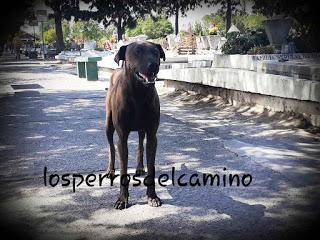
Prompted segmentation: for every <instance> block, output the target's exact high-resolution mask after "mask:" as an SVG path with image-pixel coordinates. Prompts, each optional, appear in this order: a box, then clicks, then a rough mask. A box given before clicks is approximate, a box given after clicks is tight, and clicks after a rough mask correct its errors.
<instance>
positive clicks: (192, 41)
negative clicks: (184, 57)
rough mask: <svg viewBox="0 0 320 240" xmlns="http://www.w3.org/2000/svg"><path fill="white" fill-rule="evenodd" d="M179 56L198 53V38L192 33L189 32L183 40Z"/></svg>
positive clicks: (179, 48)
mask: <svg viewBox="0 0 320 240" xmlns="http://www.w3.org/2000/svg"><path fill="white" fill-rule="evenodd" d="M177 50H178V54H195V53H196V38H195V36H194V35H193V34H192V32H191V31H190V32H188V33H187V35H186V36H185V37H183V38H182V39H181V43H180V44H179V47H178V49H177Z"/></svg>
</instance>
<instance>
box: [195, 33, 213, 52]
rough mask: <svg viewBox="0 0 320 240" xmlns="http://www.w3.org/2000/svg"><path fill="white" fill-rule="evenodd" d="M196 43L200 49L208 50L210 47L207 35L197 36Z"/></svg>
mask: <svg viewBox="0 0 320 240" xmlns="http://www.w3.org/2000/svg"><path fill="white" fill-rule="evenodd" d="M196 44H197V48H198V49H199V50H208V49H209V48H210V46H209V42H208V38H207V36H201V37H196Z"/></svg>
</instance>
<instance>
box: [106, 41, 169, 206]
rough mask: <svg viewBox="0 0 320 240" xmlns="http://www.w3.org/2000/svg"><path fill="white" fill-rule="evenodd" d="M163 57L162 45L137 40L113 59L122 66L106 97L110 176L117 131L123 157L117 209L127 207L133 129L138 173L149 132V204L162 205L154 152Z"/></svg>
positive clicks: (113, 79)
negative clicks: (130, 139) (159, 74)
mask: <svg viewBox="0 0 320 240" xmlns="http://www.w3.org/2000/svg"><path fill="white" fill-rule="evenodd" d="M160 58H162V59H163V60H165V54H164V52H163V49H162V47H161V45H159V44H154V43H151V42H135V43H131V44H129V45H127V46H122V47H121V48H120V49H119V51H118V53H117V54H116V56H115V58H114V61H115V62H116V63H117V64H119V61H120V60H122V61H123V64H122V68H121V69H117V70H115V71H114V72H113V74H112V76H111V80H110V86H109V90H108V93H107V97H106V134H107V138H108V142H109V166H108V170H107V173H108V176H109V177H113V176H114V161H115V147H114V143H113V134H114V131H115V130H116V131H117V134H118V136H119V143H118V152H119V160H120V177H121V187H120V196H119V198H118V200H117V202H116V203H115V208H116V209H123V208H127V206H128V197H129V192H128V179H127V176H128V175H127V167H128V145H127V141H128V136H129V133H130V132H131V131H138V133H139V148H138V156H137V160H138V165H137V169H136V174H137V175H141V174H144V173H145V172H144V165H143V141H144V138H145V135H147V144H146V155H147V170H148V176H147V177H146V185H148V186H147V196H148V204H149V205H151V206H154V207H158V206H160V205H161V200H160V199H159V198H158V197H157V194H156V192H155V184H154V178H155V167H154V164H155V155H156V149H157V137H156V133H157V130H158V127H159V119H160V104H159V97H158V93H157V90H156V88H155V80H156V77H157V73H158V72H159V65H160Z"/></svg>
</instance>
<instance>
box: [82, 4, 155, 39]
mask: <svg viewBox="0 0 320 240" xmlns="http://www.w3.org/2000/svg"><path fill="white" fill-rule="evenodd" d="M83 1H84V2H85V3H87V4H89V9H90V10H91V11H87V10H82V11H79V12H78V14H77V15H76V17H77V18H79V19H83V20H88V19H94V20H97V21H99V22H101V21H102V23H103V25H104V26H105V27H108V26H109V25H111V24H113V25H114V26H115V27H116V28H117V33H118V40H120V39H122V35H123V34H124V33H125V27H129V28H133V27H135V26H136V23H137V19H138V18H139V17H144V16H146V15H149V14H151V11H152V9H154V8H155V1H152V0H151V1H148V0H144V1H138V0H119V1H108V0H83ZM93 9H95V10H96V11H92V10H93Z"/></svg>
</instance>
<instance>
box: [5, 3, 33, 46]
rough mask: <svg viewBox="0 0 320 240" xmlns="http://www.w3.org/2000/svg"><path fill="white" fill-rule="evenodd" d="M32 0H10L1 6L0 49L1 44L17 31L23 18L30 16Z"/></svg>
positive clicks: (23, 20) (23, 21)
mask: <svg viewBox="0 0 320 240" xmlns="http://www.w3.org/2000/svg"><path fill="white" fill-rule="evenodd" d="M32 6H33V1H30V0H19V1H18V0H11V1H7V2H6V4H5V5H3V6H2V7H1V10H0V11H1V13H0V29H1V34H0V49H1V48H2V46H3V44H4V43H5V42H6V41H7V40H8V39H9V38H12V36H13V35H14V34H15V33H17V32H19V30H20V27H21V26H22V25H23V24H24V23H25V20H26V19H28V18H30V17H31V16H32Z"/></svg>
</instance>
